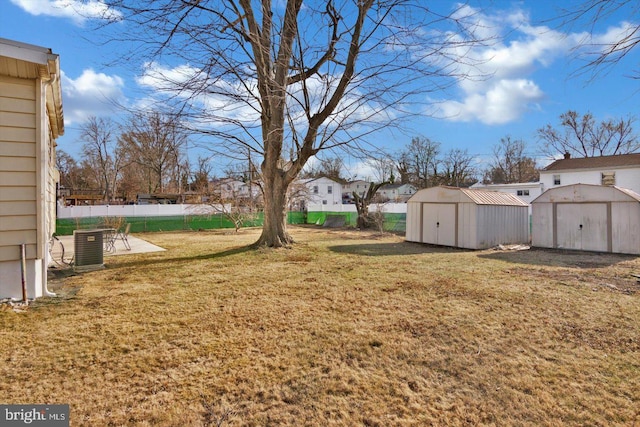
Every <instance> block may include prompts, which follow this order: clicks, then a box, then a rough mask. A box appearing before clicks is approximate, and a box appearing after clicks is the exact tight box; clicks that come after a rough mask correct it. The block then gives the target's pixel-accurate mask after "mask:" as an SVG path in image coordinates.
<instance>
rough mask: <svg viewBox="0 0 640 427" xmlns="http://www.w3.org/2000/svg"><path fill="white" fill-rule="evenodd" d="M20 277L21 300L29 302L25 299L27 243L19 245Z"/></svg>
mask: <svg viewBox="0 0 640 427" xmlns="http://www.w3.org/2000/svg"><path fill="white" fill-rule="evenodd" d="M20 277H21V279H22V302H23V303H25V304H29V300H28V299H27V245H26V244H24V243H22V244H21V245H20Z"/></svg>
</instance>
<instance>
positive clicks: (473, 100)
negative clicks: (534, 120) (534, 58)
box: [438, 79, 544, 125]
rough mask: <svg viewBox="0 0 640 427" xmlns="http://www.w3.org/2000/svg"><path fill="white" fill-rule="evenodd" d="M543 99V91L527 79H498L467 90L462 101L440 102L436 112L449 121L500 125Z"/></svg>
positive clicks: (512, 119) (515, 118)
mask: <svg viewBox="0 0 640 427" xmlns="http://www.w3.org/2000/svg"><path fill="white" fill-rule="evenodd" d="M543 98H544V93H543V92H542V90H541V89H540V88H539V87H538V86H537V85H536V84H535V83H534V82H533V81H531V80H525V79H517V80H508V79H502V80H497V81H495V82H494V84H492V85H491V86H490V87H489V88H486V89H484V90H482V91H478V92H473V93H469V94H468V95H467V96H466V97H465V99H464V100H463V101H462V102H460V101H444V102H442V103H441V104H440V105H439V110H440V111H439V113H438V115H440V116H442V118H445V119H447V120H451V121H459V122H470V121H474V120H477V121H480V122H482V123H485V124H488V125H497V124H504V123H509V122H512V121H514V120H517V119H518V118H519V117H520V116H522V114H524V113H525V112H526V111H527V110H529V109H531V108H532V107H533V106H535V104H536V103H538V102H540V101H541V100H542V99H543Z"/></svg>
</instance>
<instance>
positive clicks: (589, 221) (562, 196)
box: [531, 184, 640, 254]
mask: <svg viewBox="0 0 640 427" xmlns="http://www.w3.org/2000/svg"><path fill="white" fill-rule="evenodd" d="M531 204H532V215H533V224H532V225H533V227H532V232H531V233H532V244H533V246H537V247H541V248H560V249H575V250H583V251H596V252H615V253H628V254H640V194H638V193H635V192H633V191H632V190H628V189H625V188H620V187H615V186H603V185H590V184H574V185H567V186H564V187H556V188H552V189H549V190H547V191H545V192H544V193H542V194H541V195H540V196H539V197H537V198H536V199H535V200H534V201H533V202H531Z"/></svg>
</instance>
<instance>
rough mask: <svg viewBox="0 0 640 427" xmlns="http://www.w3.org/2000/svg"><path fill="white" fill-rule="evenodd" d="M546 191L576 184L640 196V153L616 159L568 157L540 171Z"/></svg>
mask: <svg viewBox="0 0 640 427" xmlns="http://www.w3.org/2000/svg"><path fill="white" fill-rule="evenodd" d="M540 182H541V183H542V185H543V191H545V190H548V189H550V188H554V187H560V186H564V185H572V184H593V185H615V186H616V187H621V188H628V189H630V190H633V191H635V192H636V193H640V153H636V154H619V155H616V156H601V157H584V158H575V159H572V158H570V157H569V156H565V158H564V159H560V160H556V161H555V162H553V163H551V164H550V165H549V166H547V167H546V168H544V170H541V171H540Z"/></svg>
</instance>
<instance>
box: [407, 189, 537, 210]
mask: <svg viewBox="0 0 640 427" xmlns="http://www.w3.org/2000/svg"><path fill="white" fill-rule="evenodd" d="M409 202H427V203H429V202H431V203H464V202H466V203H469V202H471V203H475V204H476V205H497V206H529V205H528V204H527V203H526V202H525V201H524V200H522V199H520V198H519V197H517V196H515V195H513V194H510V193H502V192H500V191H488V190H476V189H471V188H458V187H446V186H440V187H431V188H425V189H423V190H419V191H418V192H417V193H416V194H414V195H413V197H411V199H409Z"/></svg>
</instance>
